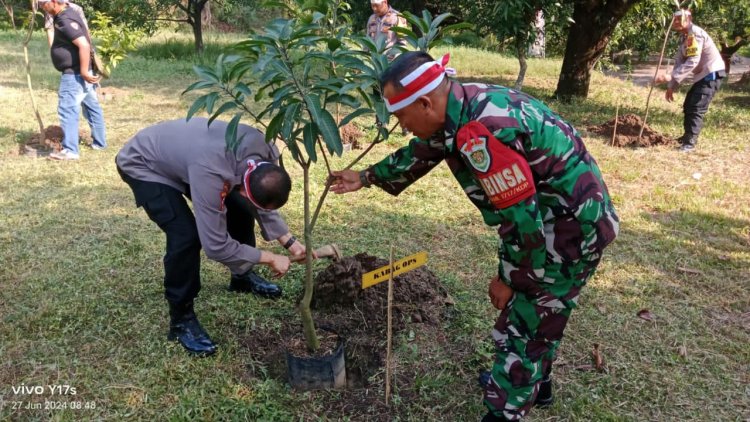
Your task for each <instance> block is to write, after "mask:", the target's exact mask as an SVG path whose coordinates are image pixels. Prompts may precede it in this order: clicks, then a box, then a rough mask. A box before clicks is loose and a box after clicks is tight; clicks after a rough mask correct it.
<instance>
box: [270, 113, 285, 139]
mask: <svg viewBox="0 0 750 422" xmlns="http://www.w3.org/2000/svg"><path fill="white" fill-rule="evenodd" d="M283 122H284V113H278V114H276V115H275V116H273V119H271V121H270V122H269V123H268V126H267V127H266V142H270V141H271V140H272V139H274V138H275V137H276V136H277V135H278V134H279V132H281V124H282V123H283ZM284 141H287V139H284Z"/></svg>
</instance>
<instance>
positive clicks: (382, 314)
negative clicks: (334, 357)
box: [241, 253, 453, 388]
mask: <svg viewBox="0 0 750 422" xmlns="http://www.w3.org/2000/svg"><path fill="white" fill-rule="evenodd" d="M384 265H388V261H387V260H385V259H380V258H376V257H373V256H370V255H367V254H364V253H362V254H358V255H355V256H353V257H345V258H343V259H341V260H340V261H338V262H334V263H332V264H331V265H329V266H328V267H327V268H325V269H324V270H323V271H322V272H320V273H319V274H318V276H317V277H316V278H315V293H314V295H313V302H312V308H313V317H314V319H315V322H316V325H317V326H318V327H324V328H326V329H331V330H334V331H335V332H337V333H339V334H340V335H341V336H342V337H344V340H345V341H346V373H347V384H348V386H349V387H350V388H362V387H365V386H367V385H368V379H369V378H370V377H371V376H372V375H374V374H376V373H378V372H381V371H382V370H383V368H384V362H385V343H386V331H387V309H386V305H387V302H388V283H387V282H384V283H380V284H377V285H375V286H372V287H370V288H368V289H364V290H363V289H362V275H363V274H364V273H367V272H369V271H372V270H375V269H377V268H379V267H382V266H384ZM393 286H394V289H393V311H392V316H393V320H392V324H393V325H392V329H393V336H394V338H399V335H400V333H401V332H403V331H404V330H405V328H407V327H410V328H411V329H413V330H416V326H415V325H414V324H419V326H421V327H422V328H421V330H425V331H429V334H428V335H426V337H429V338H431V339H435V338H444V333H443V329H442V324H441V321H442V320H443V319H444V316H445V313H446V312H445V311H446V310H447V309H448V306H450V305H452V304H453V300H452V299H451V298H450V296H449V295H448V293H447V292H446V290H445V288H444V287H443V286H442V285H441V283H440V280H439V279H438V278H437V277H436V276H435V275H434V274H433V273H432V272H431V271H430V270H429V269H427V268H426V267H420V268H417V269H415V270H412V271H410V272H407V273H405V274H402V275H400V276H398V277H394V279H393ZM410 324H411V325H410ZM301 332H302V329H301V326H300V325H299V322H298V321H296V320H295V321H289V322H287V321H284V322H282V327H281V330H275V331H272V330H253V331H251V332H250V333H248V334H249V336H248V337H246V338H244V339H242V340H241V341H242V342H243V343H244V344H245V345H247V346H248V348H249V350H250V353H251V356H252V359H253V360H254V361H259V362H262V363H264V364H265V365H266V370H265V371H262V372H261V373H253V374H252V375H253V376H270V377H273V378H276V379H280V380H285V379H286V361H285V357H284V356H285V350H284V344H289V342H290V339H291V338H293V337H299V335H300V333H301ZM251 372H255V371H251Z"/></svg>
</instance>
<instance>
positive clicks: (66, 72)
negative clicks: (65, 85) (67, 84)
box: [61, 67, 81, 75]
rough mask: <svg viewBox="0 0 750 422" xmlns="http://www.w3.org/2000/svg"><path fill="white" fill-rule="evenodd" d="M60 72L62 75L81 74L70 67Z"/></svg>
mask: <svg viewBox="0 0 750 422" xmlns="http://www.w3.org/2000/svg"><path fill="white" fill-rule="evenodd" d="M61 72H62V74H63V75H75V74H76V73H81V72H79V71H76V70H75V69H73V68H72V67H69V68H67V69H63V70H62V71H61Z"/></svg>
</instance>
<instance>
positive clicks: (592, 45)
mask: <svg viewBox="0 0 750 422" xmlns="http://www.w3.org/2000/svg"><path fill="white" fill-rule="evenodd" d="M640 1H642V0H615V1H611V0H610V1H606V0H584V1H580V0H579V1H576V2H575V6H574V8H573V20H574V21H575V23H574V24H572V25H571V26H570V30H569V31H568V42H567V44H566V46H565V57H564V58H563V64H562V69H561V70H560V79H559V80H558V82H557V91H555V95H556V96H557V97H558V98H559V99H561V100H563V101H569V100H571V99H572V98H573V97H579V98H586V97H587V96H588V94H589V83H590V82H591V69H593V67H594V64H596V61H597V60H599V57H601V55H602V53H603V52H604V49H605V48H606V47H607V44H608V43H609V38H610V36H611V35H612V32H613V31H614V30H615V27H616V26H617V23H618V22H619V21H620V19H622V17H623V16H625V14H626V13H627V12H628V10H630V8H631V7H632V6H633V5H634V4H636V3H638V2H640Z"/></svg>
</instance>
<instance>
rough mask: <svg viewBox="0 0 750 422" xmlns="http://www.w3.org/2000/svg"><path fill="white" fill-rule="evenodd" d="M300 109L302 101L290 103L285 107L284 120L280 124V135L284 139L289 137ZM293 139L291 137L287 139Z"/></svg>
mask: <svg viewBox="0 0 750 422" xmlns="http://www.w3.org/2000/svg"><path fill="white" fill-rule="evenodd" d="M301 109H302V103H292V104H289V105H288V106H287V107H286V110H285V112H284V121H283V123H282V124H281V136H282V137H283V138H284V139H289V137H290V136H291V134H292V129H294V126H295V123H296V122H297V120H299V113H300V110H301ZM279 114H281V113H279ZM289 140H290V141H294V140H293V139H289Z"/></svg>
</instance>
